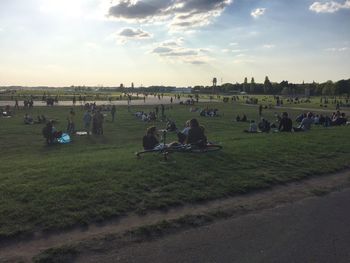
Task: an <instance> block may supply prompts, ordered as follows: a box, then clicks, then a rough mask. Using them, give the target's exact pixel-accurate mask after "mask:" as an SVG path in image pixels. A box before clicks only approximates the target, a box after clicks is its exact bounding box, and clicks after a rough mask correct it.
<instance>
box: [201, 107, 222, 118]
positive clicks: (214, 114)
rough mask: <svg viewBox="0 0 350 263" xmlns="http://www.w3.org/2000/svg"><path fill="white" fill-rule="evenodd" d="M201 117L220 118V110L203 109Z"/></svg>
mask: <svg viewBox="0 0 350 263" xmlns="http://www.w3.org/2000/svg"><path fill="white" fill-rule="evenodd" d="M199 115H200V116H201V117H218V116H219V110H218V109H209V108H206V109H203V110H201V111H200V113H199Z"/></svg>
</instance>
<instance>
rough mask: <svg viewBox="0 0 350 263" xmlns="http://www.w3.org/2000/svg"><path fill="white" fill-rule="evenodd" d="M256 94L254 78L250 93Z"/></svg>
mask: <svg viewBox="0 0 350 263" xmlns="http://www.w3.org/2000/svg"><path fill="white" fill-rule="evenodd" d="M254 92H255V80H254V78H252V80H251V82H250V93H254Z"/></svg>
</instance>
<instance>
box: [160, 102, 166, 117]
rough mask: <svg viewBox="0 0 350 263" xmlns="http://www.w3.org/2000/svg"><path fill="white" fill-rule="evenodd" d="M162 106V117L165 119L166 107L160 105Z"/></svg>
mask: <svg viewBox="0 0 350 263" xmlns="http://www.w3.org/2000/svg"><path fill="white" fill-rule="evenodd" d="M160 108H161V111H162V119H164V117H165V114H164V111H165V107H164V105H163V104H161V105H160Z"/></svg>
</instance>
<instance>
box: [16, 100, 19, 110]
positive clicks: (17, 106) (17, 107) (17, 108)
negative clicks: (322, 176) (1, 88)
mask: <svg viewBox="0 0 350 263" xmlns="http://www.w3.org/2000/svg"><path fill="white" fill-rule="evenodd" d="M15 109H16V110H19V105H18V99H17V98H16V100H15Z"/></svg>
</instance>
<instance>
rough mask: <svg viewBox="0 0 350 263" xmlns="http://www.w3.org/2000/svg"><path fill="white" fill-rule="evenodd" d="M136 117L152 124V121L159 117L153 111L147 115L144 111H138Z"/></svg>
mask: <svg viewBox="0 0 350 263" xmlns="http://www.w3.org/2000/svg"><path fill="white" fill-rule="evenodd" d="M135 117H136V118H138V119H140V120H142V121H144V122H151V121H156V120H157V116H156V113H155V112H154V111H151V112H149V113H146V112H144V111H138V112H136V113H135Z"/></svg>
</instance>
